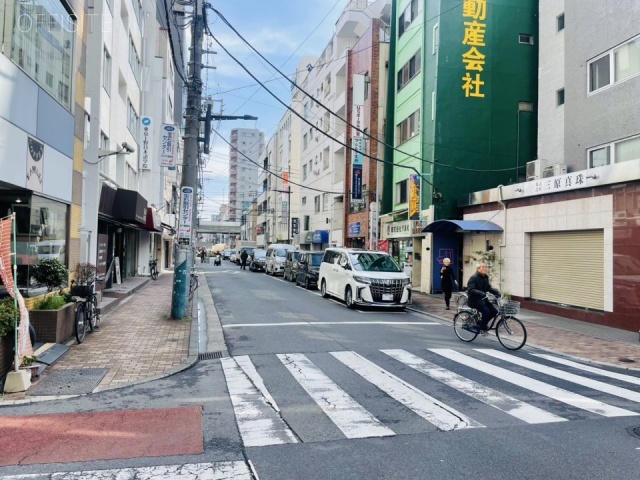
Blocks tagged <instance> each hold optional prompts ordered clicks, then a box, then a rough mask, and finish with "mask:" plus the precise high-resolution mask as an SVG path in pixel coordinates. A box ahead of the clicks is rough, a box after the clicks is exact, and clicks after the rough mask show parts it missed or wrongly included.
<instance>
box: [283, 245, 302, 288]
mask: <svg viewBox="0 0 640 480" xmlns="http://www.w3.org/2000/svg"><path fill="white" fill-rule="evenodd" d="M300 254H302V251H301V250H289V251H288V252H287V256H286V257H285V259H284V270H283V271H282V277H283V278H284V279H285V280H289V281H290V282H293V281H295V279H296V276H297V275H298V260H300Z"/></svg>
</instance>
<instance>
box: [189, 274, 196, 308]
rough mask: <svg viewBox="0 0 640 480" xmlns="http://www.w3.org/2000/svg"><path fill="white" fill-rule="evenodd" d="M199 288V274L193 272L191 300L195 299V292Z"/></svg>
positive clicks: (190, 289) (190, 291)
mask: <svg viewBox="0 0 640 480" xmlns="http://www.w3.org/2000/svg"><path fill="white" fill-rule="evenodd" d="M197 289H198V274H197V273H193V272H191V280H190V282H189V301H191V300H193V294H194V292H195V291H196V290H197Z"/></svg>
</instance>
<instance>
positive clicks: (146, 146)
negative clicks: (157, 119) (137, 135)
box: [140, 117, 153, 170]
mask: <svg viewBox="0 0 640 480" xmlns="http://www.w3.org/2000/svg"><path fill="white" fill-rule="evenodd" d="M140 122H142V138H141V141H140V145H141V146H142V149H141V150H142V152H140V170H151V159H152V158H153V157H152V155H153V153H152V151H151V139H152V138H153V135H152V133H153V132H152V131H151V126H152V125H153V122H152V121H151V117H142V119H141V120H140Z"/></svg>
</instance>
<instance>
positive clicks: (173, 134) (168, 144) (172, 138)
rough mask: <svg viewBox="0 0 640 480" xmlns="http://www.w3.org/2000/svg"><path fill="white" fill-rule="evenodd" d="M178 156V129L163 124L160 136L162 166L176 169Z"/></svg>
mask: <svg viewBox="0 0 640 480" xmlns="http://www.w3.org/2000/svg"><path fill="white" fill-rule="evenodd" d="M177 156H178V129H177V128H176V127H175V126H173V125H168V124H166V123H165V124H163V125H162V132H161V134H160V166H161V167H175V165H176V162H177V158H176V157H177Z"/></svg>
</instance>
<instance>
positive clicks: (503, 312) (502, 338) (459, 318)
mask: <svg viewBox="0 0 640 480" xmlns="http://www.w3.org/2000/svg"><path fill="white" fill-rule="evenodd" d="M487 299H488V300H489V301H490V302H491V303H493V304H494V305H495V306H496V307H497V309H498V312H499V313H498V315H497V316H496V317H495V318H493V319H492V320H491V322H490V323H489V325H487V331H491V330H495V331H496V337H498V341H499V342H500V343H501V344H502V346H503V347H504V348H506V349H507V350H519V349H521V348H522V347H523V346H524V344H525V343H526V342H527V329H526V328H525V327H524V324H523V323H522V322H521V321H520V320H518V319H517V318H516V317H515V315H517V314H518V312H519V311H520V302H516V301H513V300H506V299H503V298H499V299H497V298H496V297H495V296H493V295H491V294H490V293H487ZM481 320H482V316H481V314H480V312H478V311H477V310H476V309H475V308H470V307H466V306H464V307H460V308H459V309H458V313H456V316H455V317H453V329H454V330H455V332H456V335H457V336H458V338H459V339H460V340H462V341H463V342H472V341H473V340H475V339H476V337H477V336H478V333H479V331H478V329H477V326H479V325H480V322H481ZM494 325H495V328H494Z"/></svg>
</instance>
